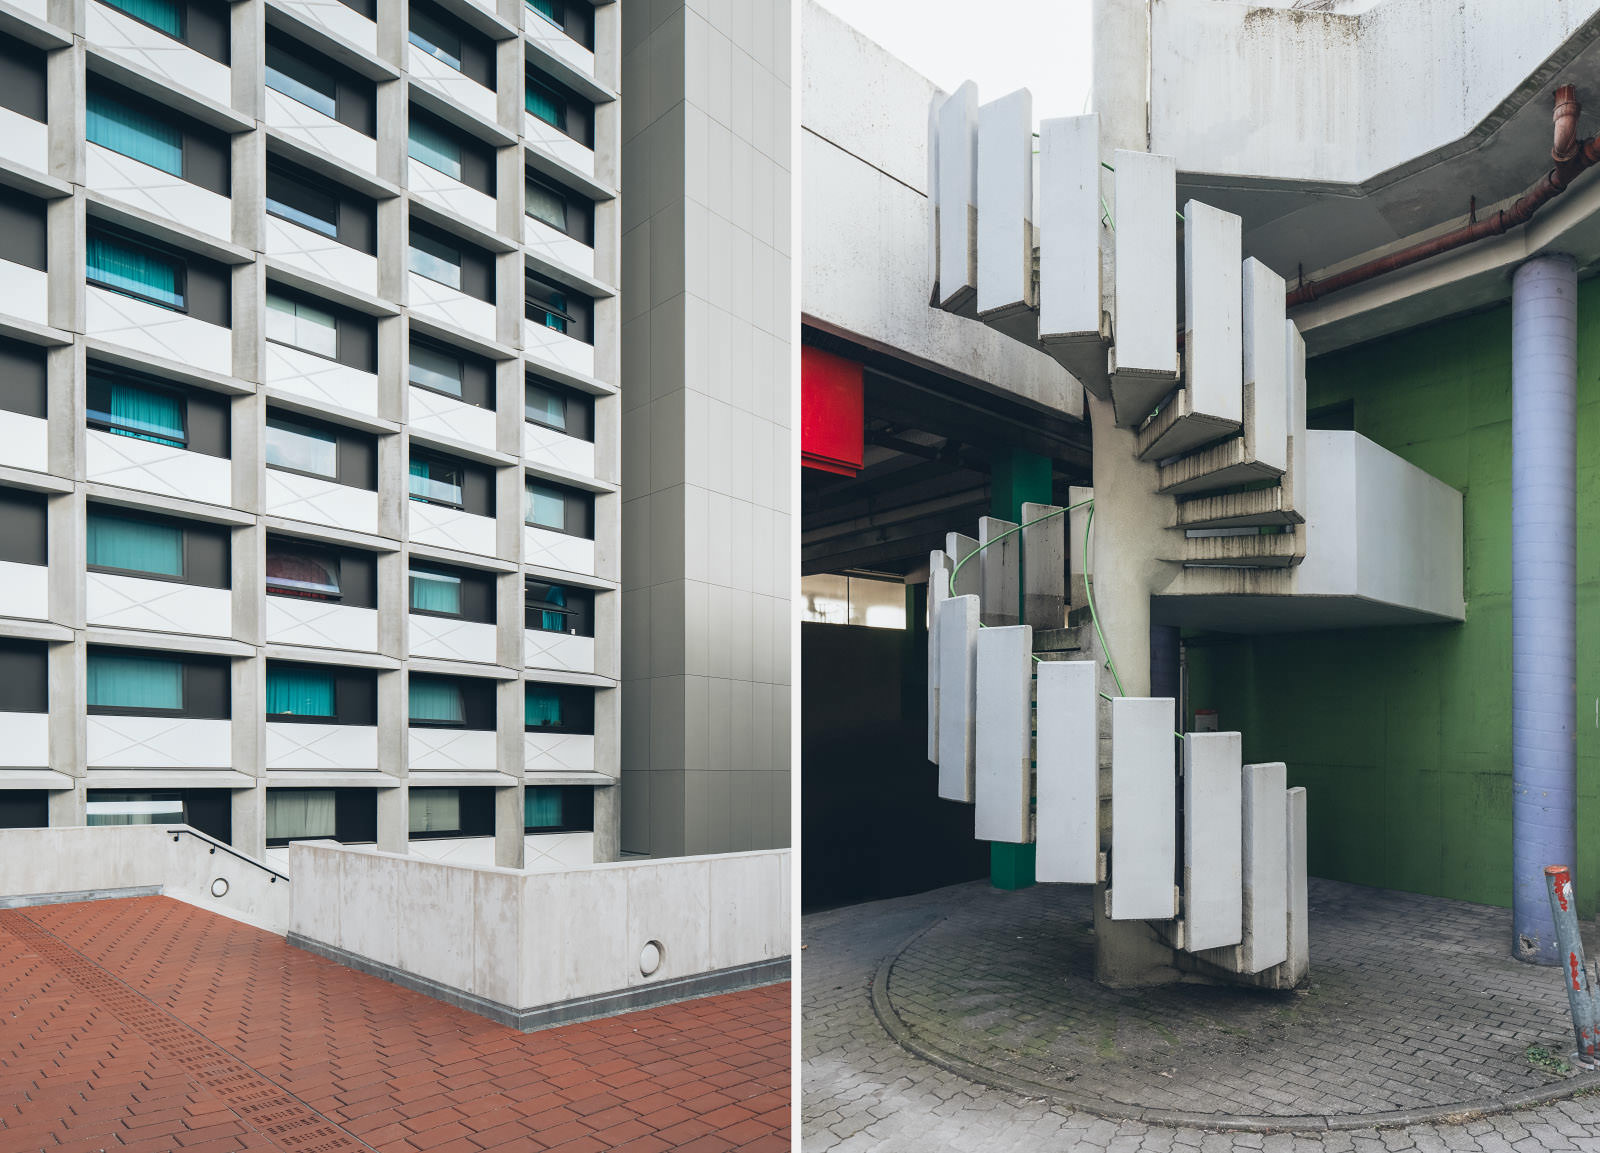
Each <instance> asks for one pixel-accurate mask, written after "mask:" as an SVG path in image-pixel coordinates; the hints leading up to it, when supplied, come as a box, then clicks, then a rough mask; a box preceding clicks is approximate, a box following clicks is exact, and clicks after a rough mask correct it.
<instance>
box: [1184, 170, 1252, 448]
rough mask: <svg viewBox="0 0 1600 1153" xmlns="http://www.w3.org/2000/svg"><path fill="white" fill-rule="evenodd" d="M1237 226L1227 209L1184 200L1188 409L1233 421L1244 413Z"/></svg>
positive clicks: (1236, 219) (1238, 227)
mask: <svg viewBox="0 0 1600 1153" xmlns="http://www.w3.org/2000/svg"><path fill="white" fill-rule="evenodd" d="M1240 230H1241V226H1240V221H1239V218H1238V217H1237V216H1235V215H1234V214H1233V213H1231V212H1223V211H1222V210H1221V209H1217V208H1212V207H1211V206H1210V205H1209V204H1201V203H1200V202H1199V201H1198V200H1191V201H1189V202H1188V203H1187V204H1185V205H1184V206H1183V299H1184V318H1183V341H1184V366H1185V373H1184V388H1185V389H1186V390H1187V391H1188V393H1189V404H1190V409H1191V411H1193V412H1195V413H1199V414H1203V415H1205V416H1211V417H1215V418H1216V419H1218V420H1221V421H1228V422H1232V423H1234V424H1237V423H1238V422H1239V421H1240V420H1242V419H1243V418H1244V380H1243V365H1242V357H1243V338H1242V335H1241V317H1240V312H1241V309H1242V307H1243V305H1242V297H1241V292H1242V288H1241V284H1240V281H1241V277H1242V273H1241V269H1240V265H1239V252H1240V244H1241V231H1240Z"/></svg>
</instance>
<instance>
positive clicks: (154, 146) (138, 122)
mask: <svg viewBox="0 0 1600 1153" xmlns="http://www.w3.org/2000/svg"><path fill="white" fill-rule="evenodd" d="M88 104H89V115H88V120H87V122H86V124H85V132H84V135H85V138H86V139H87V140H88V141H89V143H90V144H98V145H100V146H101V147H103V148H109V149H111V151H113V152H120V153H121V154H122V155H123V156H126V157H129V158H130V159H133V160H137V161H139V162H140V163H142V164H148V165H150V166H151V167H152V168H159V169H161V171H163V172H170V173H172V175H174V176H182V175H183V133H182V132H181V131H180V130H179V129H178V128H177V127H176V126H174V125H172V124H169V123H167V122H166V121H163V120H160V119H158V118H157V117H155V116H151V115H150V114H148V113H146V112H142V111H139V110H137V109H134V108H130V107H129V106H128V105H126V104H124V103H122V102H120V101H118V100H116V99H113V98H112V97H111V96H108V95H107V94H106V93H104V92H102V91H98V90H95V89H91V90H90V92H89V98H88Z"/></svg>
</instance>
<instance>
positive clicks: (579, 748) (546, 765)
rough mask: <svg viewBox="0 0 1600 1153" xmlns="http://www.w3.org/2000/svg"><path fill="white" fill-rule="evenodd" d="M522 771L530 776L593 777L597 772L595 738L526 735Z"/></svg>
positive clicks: (579, 735)
mask: <svg viewBox="0 0 1600 1153" xmlns="http://www.w3.org/2000/svg"><path fill="white" fill-rule="evenodd" d="M522 767H523V770H524V771H525V772H527V773H530V774H531V773H592V772H594V771H595V768H594V737H593V736H591V735H590V734H588V733H529V732H524V733H523V734H522ZM528 783H529V784H537V783H538V782H537V781H529V782H528Z"/></svg>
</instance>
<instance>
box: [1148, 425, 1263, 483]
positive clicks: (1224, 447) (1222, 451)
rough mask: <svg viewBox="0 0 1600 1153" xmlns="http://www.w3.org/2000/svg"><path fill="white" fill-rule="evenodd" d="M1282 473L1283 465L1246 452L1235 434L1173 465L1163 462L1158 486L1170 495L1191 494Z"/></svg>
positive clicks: (1240, 439)
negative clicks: (1264, 461) (1263, 460)
mask: <svg viewBox="0 0 1600 1153" xmlns="http://www.w3.org/2000/svg"><path fill="white" fill-rule="evenodd" d="M1282 475H1283V470H1282V469H1281V468H1276V467H1274V466H1273V465H1270V464H1262V463H1261V462H1260V461H1258V460H1255V459H1253V458H1251V457H1249V456H1248V455H1247V454H1246V452H1245V447H1244V438H1243V437H1238V436H1236V437H1234V438H1233V439H1232V440H1225V441H1223V442H1222V443H1221V444H1214V445H1212V446H1211V447H1210V448H1203V449H1201V450H1200V451H1199V452H1197V453H1194V454H1192V455H1190V456H1186V457H1183V458H1182V459H1180V460H1175V461H1173V462H1172V463H1171V464H1164V465H1162V466H1161V468H1160V473H1159V479H1158V481H1157V484H1156V489H1157V491H1158V492H1161V493H1163V494H1165V495H1167V496H1187V495H1188V494H1190V493H1197V492H1215V491H1216V490H1217V489H1219V488H1235V487H1237V486H1238V485H1242V484H1249V483H1250V482H1251V481H1256V480H1271V479H1273V478H1274V477H1280V476H1282Z"/></svg>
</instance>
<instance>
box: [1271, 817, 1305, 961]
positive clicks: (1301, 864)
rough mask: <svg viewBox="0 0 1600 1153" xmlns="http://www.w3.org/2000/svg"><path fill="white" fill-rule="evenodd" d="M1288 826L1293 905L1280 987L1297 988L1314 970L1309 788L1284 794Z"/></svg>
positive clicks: (1290, 900) (1288, 897)
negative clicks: (1308, 856) (1308, 857)
mask: <svg viewBox="0 0 1600 1153" xmlns="http://www.w3.org/2000/svg"><path fill="white" fill-rule="evenodd" d="M1283 804H1284V818H1283V819H1284V828H1285V832H1286V835H1287V838H1288V840H1287V845H1286V852H1287V854H1288V858H1289V868H1288V869H1287V870H1286V871H1285V881H1286V885H1285V892H1284V900H1285V901H1287V902H1288V905H1289V955H1288V956H1287V957H1286V958H1285V959H1284V962H1283V965H1282V966H1281V968H1282V970H1283V972H1281V973H1280V974H1279V980H1278V988H1280V989H1286V988H1293V987H1294V986H1295V985H1298V984H1299V983H1300V982H1301V981H1302V980H1304V979H1305V976H1306V974H1307V973H1309V972H1310V971H1311V935H1310V920H1309V917H1310V915H1311V891H1310V887H1309V885H1308V883H1307V877H1306V791H1305V789H1304V788H1303V787H1297V788H1293V789H1288V790H1286V791H1285V793H1284V797H1283Z"/></svg>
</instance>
